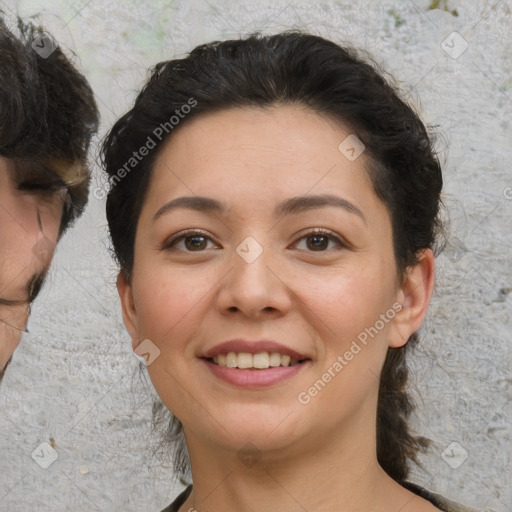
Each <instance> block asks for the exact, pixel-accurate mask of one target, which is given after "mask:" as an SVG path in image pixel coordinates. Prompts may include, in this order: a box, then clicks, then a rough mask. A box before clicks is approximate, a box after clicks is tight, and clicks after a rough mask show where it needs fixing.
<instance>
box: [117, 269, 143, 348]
mask: <svg viewBox="0 0 512 512" xmlns="http://www.w3.org/2000/svg"><path fill="white" fill-rule="evenodd" d="M117 293H118V294H119V298H120V299H121V311H122V313H123V322H124V325H125V327H126V330H127V331H128V333H129V334H130V336H131V338H132V348H133V350H135V349H136V348H137V346H138V344H139V342H138V338H137V332H138V323H137V310H136V308H135V303H134V301H133V294H132V286H131V284H130V283H129V282H128V279H127V277H126V274H125V272H123V271H122V270H121V271H120V272H119V274H118V276H117Z"/></svg>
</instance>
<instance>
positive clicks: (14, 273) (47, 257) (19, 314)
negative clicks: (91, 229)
mask: <svg viewBox="0 0 512 512" xmlns="http://www.w3.org/2000/svg"><path fill="white" fill-rule="evenodd" d="M27 183H28V184H29V185H28V187H27V186H26V184H27ZM34 183H42V181H41V177H37V176H20V175H17V174H16V173H15V172H14V171H13V168H12V165H11V163H10V162H9V161H8V160H6V159H5V158H0V372H1V371H2V370H3V369H4V367H5V365H6V364H7V362H8V361H9V359H10V357H11V356H12V354H13V352H14V350H15V349H16V347H17V346H18V344H19V342H20V340H21V337H22V333H23V331H24V330H25V328H26V325H27V321H28V316H29V309H30V302H31V299H32V297H31V295H32V294H33V291H34V290H36V289H37V288H38V287H39V286H40V285H41V282H42V280H43V277H44V274H45V272H46V271H47V269H48V267H49V265H50V262H51V259H52V256H53V252H54V247H55V244H56V243H57V240H58V236H59V227H60V222H61V218H62V211H63V210H62V209H63V203H64V197H65V190H63V191H59V192H56V193H52V194H47V193H43V192H40V191H38V190H37V189H36V190H34V189H33V186H34Z"/></svg>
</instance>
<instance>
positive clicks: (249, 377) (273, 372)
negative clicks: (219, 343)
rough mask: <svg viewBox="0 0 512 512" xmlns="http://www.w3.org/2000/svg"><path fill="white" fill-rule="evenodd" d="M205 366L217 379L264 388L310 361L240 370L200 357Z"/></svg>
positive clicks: (286, 378)
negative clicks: (262, 368) (261, 368)
mask: <svg viewBox="0 0 512 512" xmlns="http://www.w3.org/2000/svg"><path fill="white" fill-rule="evenodd" d="M202 361H203V362H204V364H206V367H207V368H208V369H209V370H210V371H211V372H212V373H213V374H214V375H215V376H216V377H218V378H219V379H221V380H223V381H225V382H228V383H229V384H233V385H234V386H238V387H243V388H266V387H269V386H273V385H275V384H280V383H281V382H284V381H285V380H288V379H290V378H291V377H293V376H294V375H296V374H297V373H298V372H300V371H301V370H302V369H303V368H304V367H306V366H308V365H309V363H310V362H311V361H309V360H307V361H304V362H303V363H298V364H294V365H293V366H277V367H275V368H267V369H265V370H241V369H239V368H229V367H227V366H219V365H218V364H215V363H212V362H210V361H208V360H207V359H202Z"/></svg>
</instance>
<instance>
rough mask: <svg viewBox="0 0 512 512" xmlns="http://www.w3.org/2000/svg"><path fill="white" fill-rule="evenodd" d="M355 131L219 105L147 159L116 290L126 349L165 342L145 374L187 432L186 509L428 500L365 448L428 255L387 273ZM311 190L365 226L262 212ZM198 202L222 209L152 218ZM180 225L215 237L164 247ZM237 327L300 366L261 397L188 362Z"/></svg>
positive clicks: (380, 215)
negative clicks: (148, 170) (130, 259)
mask: <svg viewBox="0 0 512 512" xmlns="http://www.w3.org/2000/svg"><path fill="white" fill-rule="evenodd" d="M349 133H350V131H349V130H348V129H346V128H344V127H341V126H339V125H337V124H334V123H332V122H330V121H329V120H328V119H326V118H325V117H323V116H320V115H318V114H316V113H314V112H312V111H310V110H308V109H307V108H305V107H304V108H301V107H298V106H278V107H273V108H271V109H267V110H263V109H259V108H240V109H230V110H226V111H223V112H220V113H215V114H208V115H205V116H202V117H200V118H196V119H194V120H191V121H190V122H188V123H187V124H185V125H183V126H182V127H180V129H179V130H177V131H176V132H175V133H174V134H173V137H172V139H170V140H169V141H168V143H167V144H166V146H165V147H164V148H163V150H162V152H161V154H160V155H159V157H158V159H157V162H156V165H155V169H154V174H153V177H152V180H151V183H150V186H149V189H148V193H147V197H146V199H145V202H144V204H143V207H142V210H141V214H140V218H139V221H138V226H137V232H136V239H135V248H134V251H135V252H134V254H135V258H134V267H133V273H132V278H131V282H129V280H127V279H126V278H125V277H124V274H123V273H122V272H121V273H120V275H119V277H118V291H119V295H120V298H121V304H122V312H123V319H124V322H125V325H126V327H127V330H128V331H129V333H130V335H131V338H132V345H133V348H136V347H137V345H138V343H140V342H141V341H142V340H144V339H146V338H148V339H150V340H151V341H152V343H154V344H155V345H156V346H157V347H158V348H159V350H160V355H159V356H158V357H157V358H156V359H155V360H154V361H153V362H152V363H151V364H150V365H149V366H148V367H147V369H148V372H149V375H150V378H151V380H152V382H153V385H154V386H155V389H156V391H157V392H158V394H159V396H160V398H161V399H162V401H163V402H164V403H165V405H166V406H167V407H168V408H169V409H170V410H171V411H172V412H173V413H174V414H175V415H176V416H177V417H178V418H179V419H180V420H181V422H182V423H183V426H184V432H185V437H186V441H187V446H188V450H189V455H190V460H191V468H192V476H193V482H194V488H193V492H192V494H191V496H190V497H189V499H187V501H186V502H185V504H184V505H183V506H182V507H181V509H180V510H182V511H186V510H189V508H190V507H194V508H195V509H196V510H198V511H199V512H201V511H206V510H223V511H228V512H229V511H235V510H237V511H238V510H248V511H250V510H254V511H255V510H270V509H275V510H282V511H290V512H291V511H302V510H304V509H306V510H310V511H327V510H351V511H354V512H356V511H361V512H362V511H368V510H373V511H381V512H384V511H386V512H387V511H389V512H391V511H393V512H398V511H400V512H412V511H415V512H417V511H421V512H423V511H435V510H438V509H437V508H436V507H434V506H433V505H431V504H430V503H428V502H427V501H425V500H423V499H422V498H420V497H418V496H416V495H415V494H413V493H411V492H409V491H407V490H406V489H404V488H403V487H401V486H399V485H398V484H397V483H395V482H394V481H393V480H392V479H391V478H389V477H388V476H387V474H386V473H385V472H384V471H383V470H382V468H381V467H380V466H379V465H378V463H377V458H376V440H375V424H376V407H377V393H378V384H379V379H378V377H379V374H380V371H381V368H382V365H383V362H384V358H385V355H386V351H387V348H388V347H399V346H402V345H403V344H404V343H406V341H407V340H408V338H409V336H410V335H411V334H412V333H414V332H415V331H416V330H417V329H418V328H419V327H420V325H421V323H422V321H423V318H424V316H425V313H426V310H427V307H428V303H429V301H430V297H431V294H432V289H433V285H434V258H433V254H432V251H430V250H424V251H422V252H421V253H420V255H419V256H420V262H419V263H418V264H417V265H416V266H414V267H412V268H410V269H408V272H407V274H406V275H405V276H404V278H403V280H402V279H400V278H399V277H398V276H397V274H396V270H395V259H394V253H393V247H392V231H391V220H390V216H389V213H388V211H387V209H386V207H385V205H384V204H383V203H382V202H381V201H380V200H379V199H378V198H377V196H376V195H375V193H374V192H373V190H372V187H371V182H370V180H369V177H368V175H367V173H366V170H365V168H364V154H363V155H362V156H361V157H359V158H357V159H356V160H355V161H349V160H348V159H347V158H345V156H344V155H343V154H342V153H341V152H340V151H339V150H338V145H339V144H340V143H341V142H342V141H343V140H344V139H345V137H346V136H347V135H348V134H349ZM313 194H315V195H316V194H334V195H337V196H339V197H342V198H344V199H346V200H348V201H350V202H351V203H353V204H354V205H356V206H357V208H359V209H360V210H361V212H362V213H363V215H364V220H363V219H362V218H361V217H360V216H358V215H356V214H354V213H351V212H349V211H347V210H345V209H343V208H337V207H332V206H330V207H321V208H317V209H314V210H310V211H305V212H302V213H298V214H291V215H286V216H281V217H279V218H277V217H274V216H273V213H272V212H273V209H274V207H275V205H276V204H277V203H279V202H281V201H283V200H286V199H288V198H290V197H294V196H302V195H313ZM192 195H200V196H208V197H212V198H215V199H218V200H220V201H224V202H226V203H227V205H228V210H227V212H226V214H225V215H220V214H212V213H205V212H196V211H192V210H190V209H188V210H187V209H183V208H181V209H176V210H173V211H172V212H169V213H167V214H165V215H162V216H161V217H159V218H158V219H157V220H156V221H154V222H153V216H154V214H155V213H156V212H157V211H158V210H159V209H160V208H161V207H162V206H163V205H164V204H166V203H167V202H168V201H170V200H172V199H174V198H177V197H180V196H192ZM316 228H324V229H327V230H330V231H331V232H332V234H333V235H335V236H338V237H339V238H340V239H341V240H343V239H345V240H346V246H339V245H338V244H337V243H336V241H335V240H331V241H329V242H327V240H329V239H321V242H322V244H324V245H322V244H321V248H320V249H318V248H316V247H315V245H314V240H312V238H311V237H308V238H304V236H305V235H306V234H307V233H308V232H310V231H314V230H315V229H316ZM186 229H200V230H203V231H205V232H206V236H208V237H209V238H206V239H202V238H200V239H199V240H194V239H188V243H186V242H187V240H181V241H179V242H176V244H175V245H174V246H171V247H170V248H166V249H164V248H163V246H164V245H165V242H166V241H169V240H170V239H171V237H172V235H176V234H181V233H182V232H183V231H184V230H186ZM247 236H251V237H253V238H254V239H256V240H257V242H258V243H259V244H260V246H261V247H262V248H263V253H262V254H261V255H260V256H259V257H258V258H257V259H256V260H255V261H253V262H252V263H247V262H246V261H245V260H244V259H242V258H241V257H240V256H239V255H238V254H237V252H236V248H237V246H238V245H239V244H240V243H241V242H242V241H243V240H244V239H245V238H246V237H247ZM193 242H195V243H196V244H197V245H199V247H200V249H199V250H198V249H197V248H196V247H197V245H194V243H193ZM395 302H398V303H400V304H402V305H403V309H402V310H401V311H400V312H399V313H398V314H396V316H395V317H394V319H393V320H392V321H389V322H388V323H386V324H385V327H384V328H383V329H382V330H381V331H379V334H378V335H377V336H375V337H374V338H373V339H372V340H371V342H370V343H368V344H367V346H366V347H364V349H363V350H361V351H360V352H359V353H358V354H357V355H356V356H355V357H354V358H353V359H352V361H350V362H349V364H347V365H346V366H345V367H344V368H343V370H342V371H341V372H339V373H338V374H337V375H336V377H335V378H333V379H332V380H331V382H329V383H328V385H327V386H326V387H325V388H324V389H323V390H322V391H321V392H320V393H319V394H318V396H316V397H314V398H313V399H312V400H311V402H310V403H309V404H307V405H302V404H300V403H299V402H298V400H297V396H298V394H299V393H301V392H303V391H307V390H308V388H309V387H310V386H311V385H312V384H313V383H314V382H315V381H316V380H318V379H319V378H320V377H321V376H322V374H323V373H324V372H325V371H326V370H327V368H329V367H331V366H332V365H333V363H334V362H335V361H336V359H337V356H338V355H340V354H344V353H345V352H346V351H347V350H348V349H349V348H350V345H351V343H352V340H354V339H356V337H357V335H358V334H359V333H360V332H362V331H363V330H364V329H365V328H366V327H370V326H373V325H374V324H375V322H376V320H378V319H379V315H380V314H384V313H386V311H388V310H389V309H390V308H391V307H392V305H393V303H395ZM235 337H242V338H246V339H252V340H254V339H273V340H276V341H279V342H281V343H283V344H285V345H288V346H290V347H292V348H295V349H296V350H298V351H299V352H302V353H305V354H307V355H308V356H309V357H310V358H311V359H312V361H311V364H310V365H309V367H307V368H304V369H303V370H302V371H301V372H300V373H298V374H297V375H295V376H294V377H293V378H292V379H290V380H288V381H286V382H284V383H281V384H277V385H275V386H273V387H272V388H270V389H262V390H254V389H252V390H247V389H241V388H238V387H235V386H232V385H230V384H227V383H224V382H222V381H220V380H218V379H217V378H216V377H214V376H213V375H212V374H211V373H210V372H209V371H208V370H206V369H205V367H204V364H203V362H202V361H201V360H200V359H199V356H200V355H201V354H202V353H204V352H205V351H206V350H207V349H210V348H211V347H213V346H215V345H216V344H218V343H220V342H222V341H225V340H228V339H232V338H235ZM248 442H251V443H252V444H253V445H254V446H256V449H257V451H258V454H259V455H261V458H260V459H259V461H258V462H257V463H256V464H254V465H252V466H251V467H248V466H247V465H244V464H243V463H242V462H241V461H240V460H239V458H238V457H237V454H238V452H239V450H240V449H241V448H242V447H243V446H244V445H245V444H246V443H248ZM305 482H307V485H304V483H305Z"/></svg>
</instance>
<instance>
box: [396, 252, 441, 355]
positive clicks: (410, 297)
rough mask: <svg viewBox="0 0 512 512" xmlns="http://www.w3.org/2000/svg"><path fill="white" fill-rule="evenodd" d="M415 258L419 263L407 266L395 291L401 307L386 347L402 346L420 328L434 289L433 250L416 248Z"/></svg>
mask: <svg viewBox="0 0 512 512" xmlns="http://www.w3.org/2000/svg"><path fill="white" fill-rule="evenodd" d="M418 260H419V261H418V263H416V264H415V265H413V266H411V267H408V268H407V270H406V273H405V276H404V278H403V281H402V284H401V285H400V289H399V291H398V297H397V302H398V303H399V304H400V305H401V309H400V310H399V311H398V312H397V314H396V315H395V318H394V319H393V329H391V332H390V336H389V346H390V347H393V348H398V347H402V346H403V345H405V344H406V343H407V341H408V339H409V337H410V336H411V335H412V334H414V333H415V332H416V331H417V330H418V329H419V328H420V326H421V324H422V323H423V320H424V318H425V315H426V313H427V309H428V306H429V304H430V299H431V297H432V292H433V290H434V281H435V262H434V254H433V252H432V250H431V249H422V250H421V251H419V253H418ZM397 309H398V308H397Z"/></svg>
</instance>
